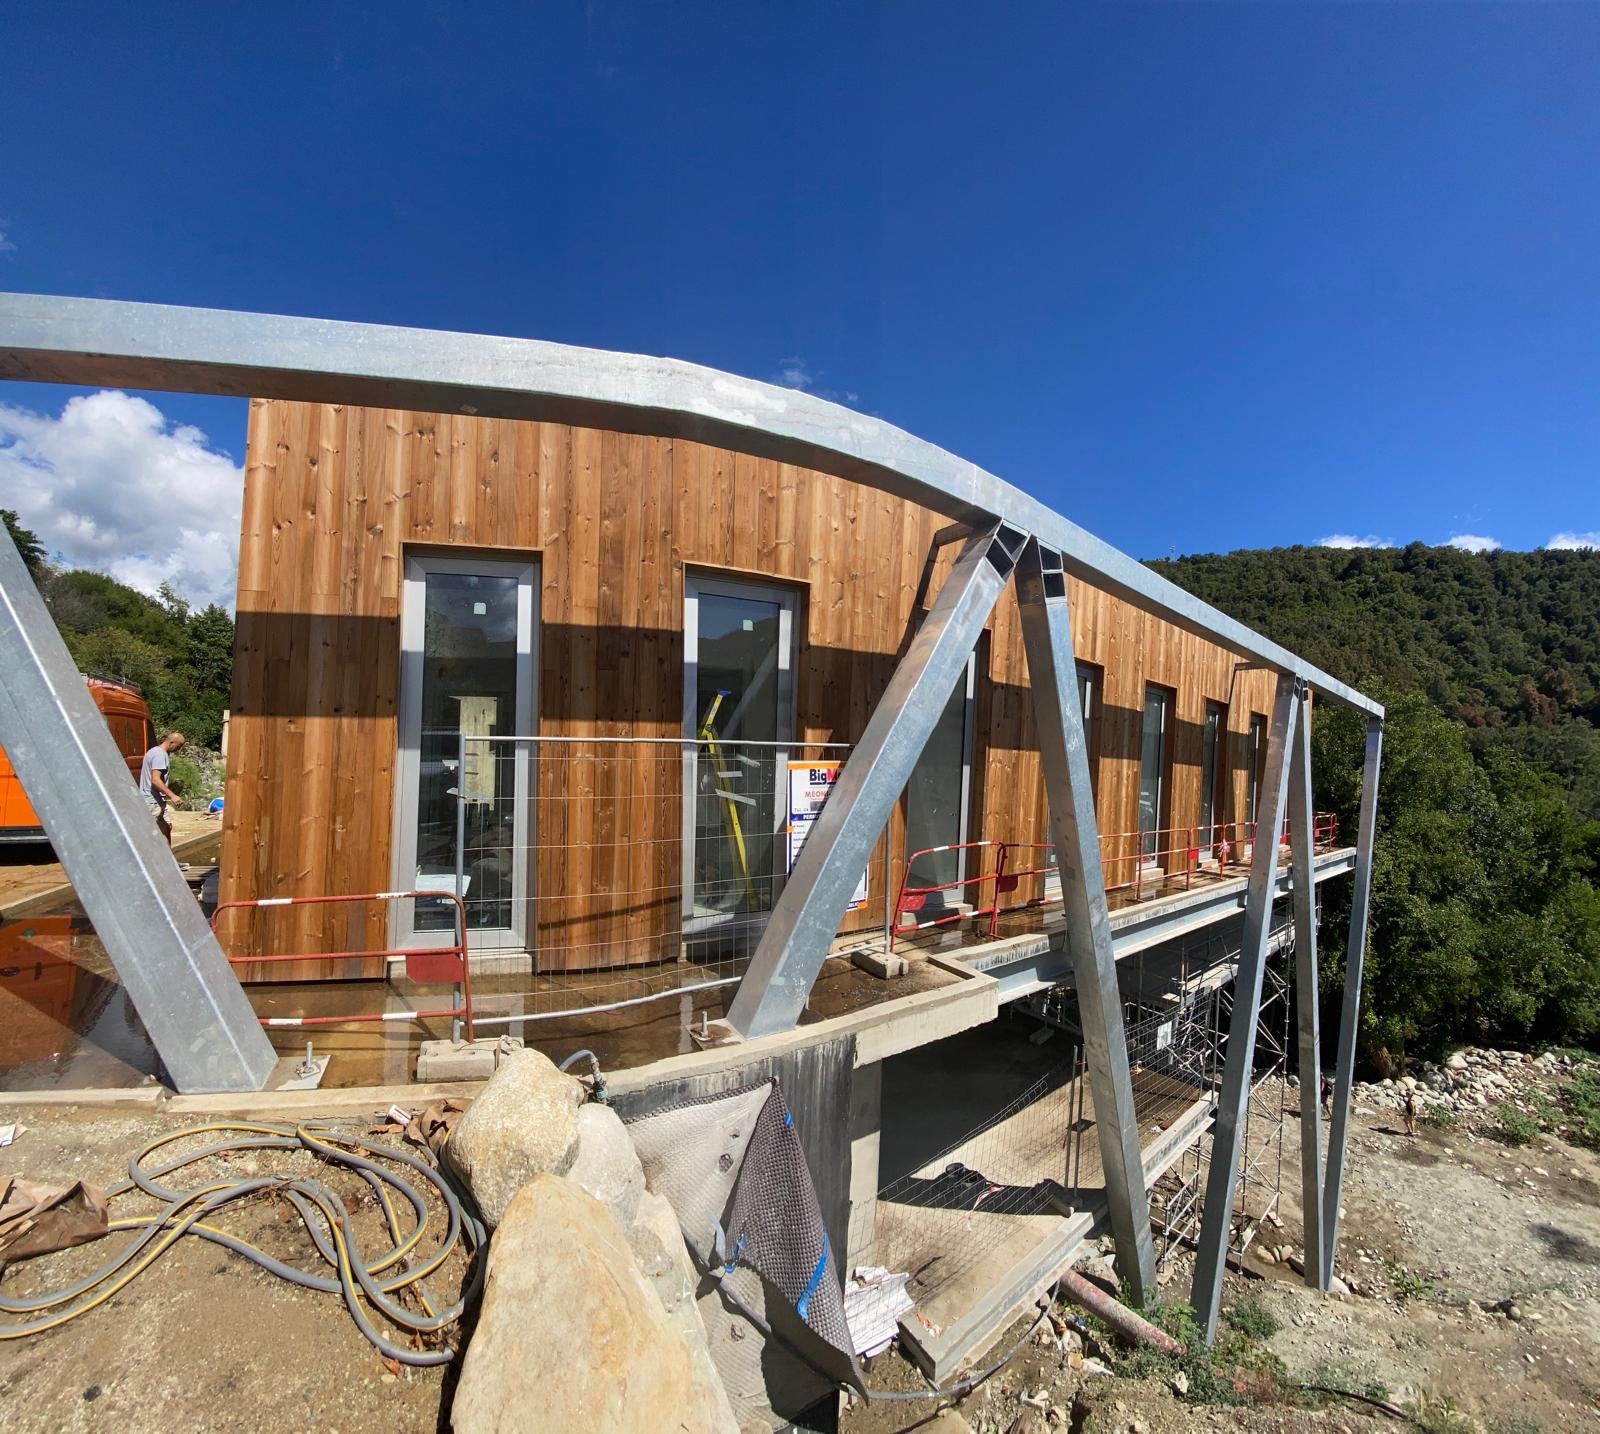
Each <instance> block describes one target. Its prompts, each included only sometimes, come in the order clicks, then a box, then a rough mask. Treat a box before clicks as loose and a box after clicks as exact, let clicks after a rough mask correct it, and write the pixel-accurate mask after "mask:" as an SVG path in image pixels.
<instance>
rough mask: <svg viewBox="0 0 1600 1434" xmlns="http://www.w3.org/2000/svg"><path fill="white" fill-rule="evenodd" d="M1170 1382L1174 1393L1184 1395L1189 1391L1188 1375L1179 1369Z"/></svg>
mask: <svg viewBox="0 0 1600 1434" xmlns="http://www.w3.org/2000/svg"><path fill="white" fill-rule="evenodd" d="M1171 1383H1172V1392H1173V1393H1174V1394H1177V1395H1184V1394H1187V1393H1188V1392H1189V1376H1188V1375H1187V1374H1185V1373H1184V1372H1183V1371H1182V1370H1181V1369H1180V1370H1179V1371H1178V1372H1177V1373H1176V1374H1174V1375H1173V1376H1172V1380H1171Z"/></svg>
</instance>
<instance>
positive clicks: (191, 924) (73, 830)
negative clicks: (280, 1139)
mask: <svg viewBox="0 0 1600 1434" xmlns="http://www.w3.org/2000/svg"><path fill="white" fill-rule="evenodd" d="M0 746H4V747H5V750H6V755H7V756H8V757H10V759H11V765H12V767H13V768H14V769H15V771H16V774H17V776H18V777H20V778H21V780H22V787H23V790H24V791H25V792H26V793H27V794H28V800H29V801H30V802H31V803H32V804H33V808H34V810H35V811H36V812H37V813H38V814H39V820H40V822H41V823H42V824H43V826H44V829H45V831H46V832H47V833H48V834H49V837H50V840H51V841H52V842H53V843H54V845H55V849H56V855H57V856H58V857H60V859H61V865H62V866H63V867H65V868H66V873H67V877H68V878H69V880H71V882H72V886H73V890H74V891H75V892H76V893H77V896H78V900H79V901H81V902H82V903H83V909H84V910H85V911H86V912H87V913H88V915H89V919H90V920H91V921H92V922H93V923H94V929H95V934H96V935H97V936H98V937H99V938H100V940H101V942H102V943H103V944H104V946H105V948H106V954H107V955H108V956H110V958H111V961H112V964H113V965H114V966H115V967H116V968H117V975H118V976H119V977H120V978H121V980H122V984H123V985H124V986H125V987H126V988H127V991H128V995H129V996H130V997H131V998H132V1000H133V1004H134V1007H135V1008H136V1009H137V1010H138V1012H139V1019H140V1020H141V1021H143V1022H144V1027H145V1030H146V1031H148V1032H149V1035H150V1039H151V1040H152V1041H153V1042H154V1043H155V1048H156V1051H157V1053H158V1054H159V1055H160V1057H161V1061H162V1064H163V1065H164V1066H165V1067H166V1070H167V1074H168V1076H169V1077H170V1078H171V1080H172V1082H173V1084H174V1085H176V1086H177V1088H178V1089H179V1090H180V1091H243V1090H259V1089H261V1087H262V1086H263V1085H264V1084H266V1080H267V1077H268V1076H269V1075H270V1074H271V1073H272V1069H273V1066H274V1064H275V1063H276V1060H277V1057H276V1056H275V1055H274V1054H273V1050H272V1044H271V1042H269V1041H268V1040H267V1038H266V1035H265V1034H264V1033H263V1031H262V1029H261V1026H260V1024H259V1022H258V1021H257V1020H256V1015H255V1012H254V1011H253V1010H252V1009H251V1007H250V1002H249V1001H248V1000H247V999H246V997H245V994H244V991H243V990H242V989H241V988H240V985H239V982H238V980H237V979H236V978H235V976H234V974H233V972H232V971H231V970H230V969H229V967H228V963H227V961H226V959H225V958H224V957H223V954H222V948H221V947H219V946H218V945H217V942H216V938H215V937H214V936H212V934H211V929H210V928H209V927H208V926H207V925H206V922H205V918H204V917H203V916H201V914H200V907H199V904H198V903H197V902H196V901H195V899H194V895H193V894H192V893H191V892H190V890H189V888H188V886H187V885H186V884H185V882H184V880H183V876H182V873H181V872H179V870H178V865H177V863H176V862H175V861H173V859H172V853H171V852H170V851H168V850H167V844H166V843H165V842H164V841H163V840H162V839H161V837H160V835H159V834H158V833H157V831H156V824H155V821H154V819H153V818H152V817H151V815H150V811H149V808H148V807H147V806H146V805H145V803H144V800H143V798H141V797H140V795H139V793H138V790H137V789H136V788H135V787H134V785H133V783H132V782H130V781H129V780H128V767H127V763H126V762H125V761H124V760H123V757H122V753H120V752H119V751H118V750H117V748H116V744H115V743H114V742H113V741H112V740H111V733H110V731H109V730H108V729H107V728H106V724H105V720H104V718H102V717H101V715H100V710H99V708H97V707H96V706H95V705H94V700H93V698H91V697H90V695H89V689H88V688H87V687H86V686H85V685H84V681H83V677H82V675H81V674H80V673H79V672H78V669H77V667H76V666H75V665H74V663H73V661H72V657H71V655H70V654H69V653H68V652H67V648H66V644H65V643H63V642H62V641H61V635H60V633H58V632H57V631H56V625H55V623H54V622H53V621H52V620H51V617H50V614H49V612H48V611H47V610H46V609H45V605H44V601H43V600H42V599H41V598H40V596H39V594H38V591H37V590H36V589H35V588H34V585H33V579H32V578H31V577H30V576H29V574H28V570H27V568H26V567H24V566H23V562H22V558H21V557H20V556H19V555H18V553H17V550H16V548H15V547H14V546H13V545H12V543H11V540H10V539H9V538H7V537H0Z"/></svg>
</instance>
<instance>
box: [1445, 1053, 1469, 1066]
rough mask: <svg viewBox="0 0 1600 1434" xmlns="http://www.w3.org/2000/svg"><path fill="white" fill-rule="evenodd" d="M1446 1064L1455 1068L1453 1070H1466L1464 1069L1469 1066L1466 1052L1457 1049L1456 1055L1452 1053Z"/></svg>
mask: <svg viewBox="0 0 1600 1434" xmlns="http://www.w3.org/2000/svg"><path fill="white" fill-rule="evenodd" d="M1445 1064H1446V1065H1447V1066H1449V1067H1450V1069H1451V1070H1453V1071H1464V1070H1466V1068H1467V1057H1466V1052H1464V1051H1457V1052H1456V1053H1455V1054H1454V1055H1452V1056H1451V1057H1450V1059H1449V1060H1447V1061H1446V1062H1445Z"/></svg>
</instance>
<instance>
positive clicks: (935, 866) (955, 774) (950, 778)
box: [906, 658, 977, 906]
mask: <svg viewBox="0 0 1600 1434" xmlns="http://www.w3.org/2000/svg"><path fill="white" fill-rule="evenodd" d="M976 682H977V662H976V660H975V659H970V658H969V659H968V661H967V669H966V672H965V674H964V675H963V676H962V678H961V680H960V681H958V682H957V683H956V685H955V688H954V690H952V692H951V693H950V698H949V700H948V701H947V702H946V703H945V704H944V710H943V711H942V712H941V713H940V714H939V722H938V725H937V726H936V727H935V728H934V729H933V735H932V736H931V737H929V738H928V745H927V746H926V747H924V748H923V749H922V755H921V756H920V757H919V758H918V759H917V765H916V766H915V767H914V768H913V769H912V772H911V780H910V781H909V782H907V783H906V854H907V856H908V857H910V856H911V855H912V854H913V853H915V852H919V851H921V852H923V855H921V856H917V857H915V858H914V859H913V860H912V861H911V869H910V872H909V874H908V875H907V877H906V885H908V886H943V885H945V884H946V883H948V882H953V881H960V880H961V879H962V878H963V877H964V876H966V874H967V869H966V862H965V861H964V860H963V858H964V857H965V856H966V853H965V852H962V851H951V850H948V849H946V850H942V851H929V850H926V848H930V847H943V848H950V847H953V846H956V845H959V844H960V843H961V842H964V841H966V839H967V804H968V800H969V794H970V792H971V788H972V703H973V694H974V691H975V684H976ZM941 897H942V899H936V900H934V901H932V903H931V904H933V905H936V906H954V905H956V904H957V903H959V902H962V901H965V900H967V897H966V895H965V893H964V892H963V891H962V890H961V889H959V888H957V889H955V890H952V891H947V892H943V893H941Z"/></svg>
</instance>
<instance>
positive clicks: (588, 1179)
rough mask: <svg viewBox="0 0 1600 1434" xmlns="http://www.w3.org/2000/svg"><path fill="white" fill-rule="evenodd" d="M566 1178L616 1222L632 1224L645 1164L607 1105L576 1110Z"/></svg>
mask: <svg viewBox="0 0 1600 1434" xmlns="http://www.w3.org/2000/svg"><path fill="white" fill-rule="evenodd" d="M567 1179H568V1180H571V1181H572V1182H573V1183H574V1184H576V1185H579V1186H581V1187H582V1188H583V1189H585V1190H587V1191H588V1192H589V1193H590V1194H591V1195H593V1196H594V1198H595V1199H596V1200H598V1201H599V1202H600V1203H601V1204H602V1205H604V1206H605V1207H606V1209H608V1210H609V1211H610V1212H611V1215H612V1218H613V1219H614V1220H616V1222H617V1224H619V1225H622V1226H624V1227H626V1226H628V1225H631V1224H632V1223H633V1217H634V1216H635V1215H636V1214H638V1212H639V1197H640V1196H641V1195H643V1194H644V1167H643V1166H642V1165H640V1164H639V1157H638V1155H637V1153H636V1152H635V1151H634V1148H633V1141H632V1140H630V1139H629V1138H628V1128H627V1126H625V1125H624V1124H623V1123H622V1121H621V1120H620V1119H619V1118H618V1116H617V1113H616V1111H614V1110H612V1109H611V1107H610V1106H608V1105H595V1104H593V1103H590V1104H588V1105H584V1106H580V1107H579V1109H578V1154H577V1157H576V1158H575V1159H574V1160H573V1162H572V1168H571V1169H570V1170H568V1171H567Z"/></svg>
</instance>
